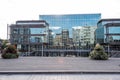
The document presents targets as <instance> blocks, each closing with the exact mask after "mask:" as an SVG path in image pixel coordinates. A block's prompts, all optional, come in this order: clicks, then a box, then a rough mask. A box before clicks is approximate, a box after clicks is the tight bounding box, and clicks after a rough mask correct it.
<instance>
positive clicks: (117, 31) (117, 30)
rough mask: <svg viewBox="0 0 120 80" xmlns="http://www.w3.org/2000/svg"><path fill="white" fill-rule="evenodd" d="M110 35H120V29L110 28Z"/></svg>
mask: <svg viewBox="0 0 120 80" xmlns="http://www.w3.org/2000/svg"><path fill="white" fill-rule="evenodd" d="M109 33H119V34H120V27H109Z"/></svg>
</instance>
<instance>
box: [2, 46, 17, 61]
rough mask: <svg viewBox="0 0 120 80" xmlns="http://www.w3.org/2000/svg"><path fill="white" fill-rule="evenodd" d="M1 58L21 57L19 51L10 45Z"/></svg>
mask: <svg viewBox="0 0 120 80" xmlns="http://www.w3.org/2000/svg"><path fill="white" fill-rule="evenodd" d="M1 56H2V58H3V59H13V58H18V57H19V55H18V54H17V50H16V48H15V46H13V45H9V46H8V47H7V48H6V49H4V53H3V54H2V55H1Z"/></svg>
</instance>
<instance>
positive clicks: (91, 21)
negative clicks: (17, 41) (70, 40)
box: [39, 13, 101, 37]
mask: <svg viewBox="0 0 120 80" xmlns="http://www.w3.org/2000/svg"><path fill="white" fill-rule="evenodd" d="M39 19H40V20H46V21H47V22H48V23H49V28H50V29H52V31H53V33H54V34H57V33H61V31H62V29H68V30H69V36H70V37H72V27H74V26H91V27H92V26H97V22H98V21H99V20H100V19H101V14H100V13H98V14H65V15H39Z"/></svg>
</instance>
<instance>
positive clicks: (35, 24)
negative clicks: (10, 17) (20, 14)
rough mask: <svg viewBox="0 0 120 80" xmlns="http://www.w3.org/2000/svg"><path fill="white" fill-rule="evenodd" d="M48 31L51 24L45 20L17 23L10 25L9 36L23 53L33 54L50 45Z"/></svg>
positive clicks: (11, 41) (12, 42)
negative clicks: (45, 45)
mask: <svg viewBox="0 0 120 80" xmlns="http://www.w3.org/2000/svg"><path fill="white" fill-rule="evenodd" d="M48 30H49V24H48V23H47V22H46V21H44V20H29V21H16V24H11V25H8V36H9V40H10V43H11V44H12V45H16V46H17V48H18V49H19V50H20V51H21V52H32V51H35V50H41V49H42V45H43V44H48V43H49V35H48Z"/></svg>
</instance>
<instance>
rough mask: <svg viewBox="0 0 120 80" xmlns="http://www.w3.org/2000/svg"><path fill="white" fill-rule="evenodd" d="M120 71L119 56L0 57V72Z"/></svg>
mask: <svg viewBox="0 0 120 80" xmlns="http://www.w3.org/2000/svg"><path fill="white" fill-rule="evenodd" d="M9 72H15V73H26V72H27V73H37V72H38V73H44V72H45V73H49V72H53V73H54V72H56V73H57V72H64V73H69V72H76V73H95V72H96V73H100V72H101V73H102V72H103V73H120V58H110V59H109V60H91V59H89V58H88V57H86V58H85V57H84V58H83V57H19V58H18V59H1V58H0V73H1V74H2V73H9Z"/></svg>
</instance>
